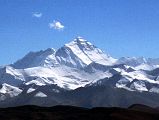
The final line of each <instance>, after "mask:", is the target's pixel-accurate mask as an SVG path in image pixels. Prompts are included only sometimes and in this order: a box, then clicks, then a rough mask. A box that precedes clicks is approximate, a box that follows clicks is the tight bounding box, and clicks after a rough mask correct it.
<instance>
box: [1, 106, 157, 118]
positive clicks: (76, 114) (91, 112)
mask: <svg viewBox="0 0 159 120" xmlns="http://www.w3.org/2000/svg"><path fill="white" fill-rule="evenodd" d="M0 120H159V110H158V109H155V108H151V107H148V106H144V105H139V104H136V105H132V106H130V107H129V108H117V107H109V108H106V107H96V108H91V109H88V108H82V107H74V106H54V107H38V106H31V105H30V106H29V105H28V106H20V107H10V108H1V109H0Z"/></svg>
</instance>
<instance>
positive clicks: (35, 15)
mask: <svg viewBox="0 0 159 120" xmlns="http://www.w3.org/2000/svg"><path fill="white" fill-rule="evenodd" d="M32 15H33V17H36V18H41V17H42V15H43V14H42V13H40V12H34V13H33V14H32Z"/></svg>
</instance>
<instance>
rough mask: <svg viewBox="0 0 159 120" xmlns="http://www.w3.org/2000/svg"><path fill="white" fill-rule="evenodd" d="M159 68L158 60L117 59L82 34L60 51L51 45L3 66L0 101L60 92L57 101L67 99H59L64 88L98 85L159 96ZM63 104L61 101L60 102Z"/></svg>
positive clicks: (44, 96) (0, 72)
mask: <svg viewBox="0 0 159 120" xmlns="http://www.w3.org/2000/svg"><path fill="white" fill-rule="evenodd" d="M158 67H159V59H150V58H149V59H146V58H143V57H140V58H136V57H132V58H130V57H122V58H119V59H115V58H113V57H111V56H110V55H108V54H106V53H104V52H103V51H102V50H100V49H99V48H97V47H96V46H95V45H93V44H91V43H90V42H88V41H87V40H85V39H83V38H82V37H77V38H75V39H74V40H73V41H71V42H69V43H67V44H65V45H64V46H62V47H61V48H59V49H57V50H55V49H52V48H49V49H47V50H41V51H39V52H30V53H28V54H27V55H26V56H24V57H23V58H22V59H20V60H18V61H17V62H15V63H14V64H11V65H7V66H4V67H1V68H0V85H1V87H0V101H3V102H4V103H5V104H7V103H9V104H11V103H10V102H8V100H9V101H12V99H13V100H15V99H16V98H18V101H21V99H24V96H25V97H26V96H27V97H28V96H32V97H29V98H27V100H28V101H30V100H31V101H32V100H34V99H35V98H45V99H47V98H48V97H49V96H50V95H55V94H56V95H57V94H58V97H57V96H56V95H55V96H56V98H55V96H54V98H52V97H53V96H51V100H56V103H57V101H58V100H59V99H60V98H61V99H65V98H63V96H65V95H61V96H60V98H59V94H63V93H62V91H76V89H80V88H81V87H83V88H86V89H87V87H96V86H111V89H112V88H113V89H124V90H126V91H130V92H132V91H134V93H136V92H139V93H141V92H147V93H154V94H157V95H158V94H159V73H158V69H159V68H158ZM71 95H72V94H71ZM66 98H67V97H66ZM140 98H141V97H140ZM140 98H139V99H140ZM158 98H159V97H158ZM61 99H60V100H61ZM6 101H7V102H6ZM22 101H25V100H22ZM64 103H65V102H64V101H61V104H64ZM28 104H34V102H33V101H32V102H30V103H28ZM0 105H1V104H0ZM17 105H18V104H17ZM51 105H52V104H51Z"/></svg>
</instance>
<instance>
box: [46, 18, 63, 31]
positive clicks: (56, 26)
mask: <svg viewBox="0 0 159 120" xmlns="http://www.w3.org/2000/svg"><path fill="white" fill-rule="evenodd" d="M49 27H50V29H55V30H63V29H64V27H65V26H64V25H63V24H62V23H61V22H59V21H56V20H54V21H53V22H52V23H49Z"/></svg>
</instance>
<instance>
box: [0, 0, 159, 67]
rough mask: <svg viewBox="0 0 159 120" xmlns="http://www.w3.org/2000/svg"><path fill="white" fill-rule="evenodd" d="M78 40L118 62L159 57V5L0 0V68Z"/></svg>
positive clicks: (158, 1) (149, 1)
mask: <svg viewBox="0 0 159 120" xmlns="http://www.w3.org/2000/svg"><path fill="white" fill-rule="evenodd" d="M49 25H50V26H49ZM60 25H61V26H60ZM77 36H82V37H84V38H85V39H87V40H88V41H90V42H92V43H93V44H95V45H96V46H98V47H99V48H101V49H102V50H104V51H105V52H106V53H109V54H110V55H111V56H113V57H115V58H118V57H122V56H130V57H131V56H137V57H138V56H144V57H153V58H157V57H159V53H158V49H159V0H0V55H1V58H0V65H3V64H9V63H12V62H15V61H16V60H18V59H19V58H21V57H23V56H24V55H25V54H26V53H28V52H29V51H38V50H41V49H46V48H49V47H51V48H59V47H61V46H62V45H63V44H65V43H68V42H69V41H71V40H72V39H74V38H75V37H77Z"/></svg>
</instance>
